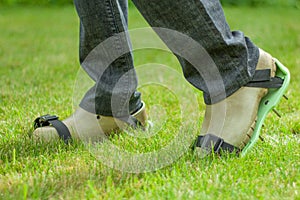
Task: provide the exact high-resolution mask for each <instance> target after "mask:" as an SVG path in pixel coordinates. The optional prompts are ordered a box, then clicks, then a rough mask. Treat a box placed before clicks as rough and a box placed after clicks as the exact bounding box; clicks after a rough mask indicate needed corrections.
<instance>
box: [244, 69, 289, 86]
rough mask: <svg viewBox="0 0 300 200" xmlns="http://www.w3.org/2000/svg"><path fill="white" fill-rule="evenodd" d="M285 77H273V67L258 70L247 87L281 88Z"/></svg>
mask: <svg viewBox="0 0 300 200" xmlns="http://www.w3.org/2000/svg"><path fill="white" fill-rule="evenodd" d="M283 81H284V80H283V79H282V78H279V77H276V76H275V77H271V69H264V70H256V71H255V74H254V76H253V78H252V80H251V81H250V82H249V83H248V84H246V85H245V86H246V87H256V88H280V87H281V86H282V84H283Z"/></svg>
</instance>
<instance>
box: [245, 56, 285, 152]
mask: <svg viewBox="0 0 300 200" xmlns="http://www.w3.org/2000/svg"><path fill="white" fill-rule="evenodd" d="M274 60H275V64H276V66H277V70H276V76H278V77H280V78H282V79H283V80H284V82H283V84H282V86H281V87H280V88H277V89H272V88H270V89H269V90H268V94H267V95H266V96H265V97H263V98H262V100H261V102H260V104H259V108H258V113H257V122H256V126H255V129H254V132H253V135H252V137H251V139H250V141H249V142H248V144H247V145H246V146H245V147H244V149H243V150H242V152H241V156H245V155H246V153H247V152H248V151H249V150H250V149H251V148H252V147H253V146H254V144H255V143H256V142H257V140H258V138H259V135H260V130H261V127H262V126H263V122H264V120H265V119H266V117H267V115H268V113H269V112H270V111H271V110H273V109H274V108H275V106H276V105H277V104H278V103H279V101H280V99H281V97H283V95H284V93H285V91H286V90H287V88H288V86H289V83H290V79H291V76H290V72H289V70H288V69H287V68H286V67H285V66H284V65H283V64H282V63H280V62H279V61H278V60H277V59H274Z"/></svg>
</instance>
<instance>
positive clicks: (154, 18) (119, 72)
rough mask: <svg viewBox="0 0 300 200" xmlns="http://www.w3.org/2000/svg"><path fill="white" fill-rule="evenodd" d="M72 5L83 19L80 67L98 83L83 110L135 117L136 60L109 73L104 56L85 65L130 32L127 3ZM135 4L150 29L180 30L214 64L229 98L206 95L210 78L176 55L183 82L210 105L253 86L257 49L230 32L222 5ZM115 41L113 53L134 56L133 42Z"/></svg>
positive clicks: (125, 59) (213, 1)
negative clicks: (105, 44) (114, 99)
mask: <svg viewBox="0 0 300 200" xmlns="http://www.w3.org/2000/svg"><path fill="white" fill-rule="evenodd" d="M74 2H75V6H76V9H77V12H78V15H79V18H80V62H81V64H82V67H83V68H84V70H85V71H86V72H87V73H88V74H89V76H90V77H91V78H92V79H93V80H94V81H95V86H94V87H93V88H91V89H90V90H89V91H88V92H87V93H86V95H85V97H84V98H83V100H82V102H81V103H80V106H81V107H82V108H83V109H85V110H87V111H89V112H93V113H97V114H100V115H106V116H112V115H113V114H114V116H115V115H118V117H121V116H125V115H128V114H129V113H132V112H134V111H135V110H136V109H138V108H139V107H140V106H141V94H140V93H139V92H137V91H136V87H137V77H136V75H135V71H134V66H133V58H132V54H131V53H126V54H124V55H122V56H121V57H118V58H117V59H115V60H114V61H113V62H112V63H109V67H107V66H104V65H103V63H105V62H103V60H105V59H107V58H105V56H103V54H101V55H102V57H101V56H99V57H97V56H94V58H93V59H86V58H87V56H88V55H89V54H90V52H91V51H92V50H93V49H94V48H95V47H96V46H97V45H99V44H100V43H101V42H103V41H105V40H106V39H107V38H110V37H112V36H115V35H116V34H118V33H121V32H124V31H126V30H127V0H75V1H74ZM133 3H134V4H135V6H136V7H137V8H138V10H139V11H140V12H141V14H142V15H143V17H144V18H145V19H146V20H147V22H148V23H149V24H150V25H151V26H152V27H161V28H167V29H171V30H176V31H178V32H181V33H183V34H185V35H187V36H189V37H190V38H192V39H193V40H195V41H196V42H198V43H199V44H200V45H201V46H202V47H203V48H204V49H205V50H206V51H207V53H208V54H209V55H210V57H211V58H212V59H213V61H214V63H215V65H216V66H217V68H218V71H219V73H220V75H221V77H222V79H223V83H224V86H225V92H226V94H225V95H224V91H223V90H222V88H221V87H220V89H218V88H216V89H214V90H213V91H210V92H208V86H207V85H206V83H205V81H204V79H209V77H202V76H201V74H200V73H199V70H197V69H196V67H195V66H193V65H192V64H190V63H189V62H188V61H187V60H186V59H185V58H183V57H180V56H178V55H177V57H178V60H179V62H180V64H181V66H182V70H183V73H184V76H185V78H186V79H187V81H189V82H190V83H191V84H192V85H193V86H195V87H196V88H198V89H199V90H201V91H203V93H204V100H205V103H206V104H214V103H217V102H219V101H222V100H224V98H226V97H228V96H230V95H232V94H233V93H234V92H236V91H237V90H238V89H239V88H241V87H242V86H243V85H245V84H247V83H248V82H249V81H250V80H251V78H252V76H253V74H254V71H255V68H256V65H257V62H258V58H259V49H258V47H256V46H255V44H253V43H252V42H251V40H250V39H249V38H247V37H245V36H244V34H243V33H242V32H240V31H231V30H230V27H229V26H228V24H227V22H226V19H225V16H224V13H223V9H222V6H221V4H220V2H219V0H176V1H173V0H133ZM154 30H156V29H154ZM156 33H157V34H158V35H159V36H160V38H161V39H162V40H163V41H164V42H165V43H166V45H167V46H168V47H169V48H170V50H171V51H173V50H174V49H173V48H174V47H173V46H172V44H170V40H168V38H167V36H166V35H164V34H163V33H161V32H160V31H156ZM112 41H113V42H114V43H113V44H114V45H113V46H112V47H110V48H111V49H113V51H114V52H116V53H117V52H124V51H126V52H130V49H131V44H130V39H129V37H122V36H119V37H118V36H117V37H113V40H112ZM114 52H111V53H112V54H113V53H114ZM173 52H175V51H173ZM111 53H110V54H111ZM195 56H197V55H195ZM207 67H208V66H205V65H203V66H201V70H208V69H207ZM101 69H102V71H101ZM126 73H127V76H126V77H127V78H126V81H125V82H124V84H123V87H122V88H120V89H117V90H115V89H114V87H115V85H116V83H117V82H118V80H119V79H120V78H121V77H122V76H124V74H126ZM224 86H223V87H224ZM112 96H116V97H117V98H118V99H119V105H121V106H119V107H118V108H116V110H117V112H114V113H112V107H113V106H115V105H112V100H111V98H112Z"/></svg>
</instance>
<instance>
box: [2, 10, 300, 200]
mask: <svg viewBox="0 0 300 200" xmlns="http://www.w3.org/2000/svg"><path fill="white" fill-rule="evenodd" d="M225 11H226V16H227V18H228V22H229V23H230V25H231V27H232V29H240V30H243V31H244V32H245V33H246V34H247V35H248V36H250V37H251V38H252V40H253V41H255V43H257V44H258V45H259V46H260V47H262V48H264V49H265V50H267V51H269V52H271V53H272V54H273V55H274V56H275V57H277V58H279V59H280V61H281V62H282V63H284V64H285V65H286V66H288V67H289V69H290V71H291V73H292V82H291V86H290V87H289V90H288V95H289V97H290V100H289V101H288V102H285V101H282V102H281V104H280V105H279V107H278V110H280V111H281V112H282V113H283V118H282V119H280V120H279V119H278V118H276V116H275V115H269V117H268V118H267V120H266V122H265V128H264V129H263V132H262V136H263V137H264V138H265V142H261V141H259V142H258V143H257V145H256V146H255V148H254V149H252V151H251V152H250V153H249V154H247V156H245V157H243V158H237V157H234V156H226V157H222V158H218V157H215V156H211V157H208V158H205V159H200V158H197V157H195V156H193V154H191V153H186V154H185V155H184V156H182V157H180V158H179V159H178V160H177V161H176V162H175V163H173V164H172V165H169V166H167V167H164V168H163V169H160V170H158V171H156V172H152V173H139V174H130V173H125V172H120V171H118V170H114V169H111V168H109V167H107V166H105V165H104V164H102V163H101V162H99V160H97V159H96V157H95V155H92V154H90V153H89V151H88V150H87V149H86V148H85V146H84V145H83V144H82V143H79V142H78V143H75V144H73V145H70V146H66V145H64V144H62V143H60V142H58V143H53V144H43V143H36V142H33V141H32V140H31V139H30V138H29V137H28V133H29V132H31V131H32V128H31V127H32V121H33V120H34V119H35V117H37V116H39V115H41V114H45V113H53V114H57V115H59V116H60V117H61V118H66V117H67V116H69V115H70V114H71V113H72V112H73V103H74V102H73V96H74V95H75V94H73V87H74V83H75V80H76V77H77V72H78V70H79V64H78V61H77V60H78V20H77V17H76V13H75V11H74V9H73V8H72V7H62V8H58V7H53V8H51V7H49V8H45V7H24V8H21V7H11V8H6V7H1V8H0V27H1V37H0V85H1V87H0V105H1V106H0V199H127V198H128V199H174V198H176V199H217V198H222V199H300V187H299V184H300V181H299V178H300V172H299V169H300V164H299V163H300V162H299V156H300V151H299V133H300V125H299V124H300V115H299V111H300V104H299V102H298V97H299V95H300V92H299V89H298V88H299V83H300V76H299V66H300V58H299V55H300V34H299V33H300V26H299V23H298V19H299V18H300V13H299V11H298V10H294V9H279V8H276V9H275V8H265V9H262V8H257V9H250V8H227V9H225ZM144 26H146V23H145V22H144V21H143V20H142V18H141V17H140V15H139V14H138V12H136V10H134V9H133V8H131V10H130V27H131V28H139V27H144ZM135 62H136V65H137V66H139V65H141V64H144V63H161V64H165V65H168V66H173V68H174V69H175V70H179V65H178V63H177V61H176V59H175V58H174V56H172V55H171V54H169V53H166V52H163V51H159V50H143V51H142V50H140V51H137V52H135ZM157 73H159V72H157ZM171 78H172V77H170V79H171ZM141 91H143V94H144V95H143V99H144V100H145V101H146V102H147V103H148V105H149V107H151V106H152V105H155V104H156V103H157V102H159V104H160V105H161V106H163V107H164V108H165V111H166V115H165V116H164V117H165V118H164V119H163V121H164V122H165V124H163V125H162V127H163V128H162V129H161V130H160V131H159V132H158V134H157V135H155V137H154V138H153V139H147V140H142V139H132V138H130V137H129V136H127V135H126V134H123V135H120V136H115V137H112V139H111V140H112V142H113V143H114V144H117V145H121V146H122V148H124V149H126V150H128V151H132V152H150V151H152V150H153V149H160V148H162V147H163V146H165V145H166V144H168V142H169V141H171V140H172V139H174V137H175V135H176V131H177V130H176V129H177V128H178V126H179V125H178V124H179V123H180V122H181V121H182V119H181V118H180V109H179V105H178V102H179V101H180V99H178V98H179V97H178V96H176V95H174V94H170V95H167V94H166V93H165V88H161V87H160V86H149V87H142V88H141ZM75 96H76V95H75ZM196 98H198V99H199V100H200V103H199V113H200V114H201V117H200V119H198V118H197V117H195V119H194V120H191V119H189V120H188V121H192V122H195V121H196V122H198V123H197V124H196V125H195V124H194V125H193V126H192V127H191V129H189V130H187V134H189V135H191V136H196V135H197V131H196V127H197V126H198V124H200V123H201V120H202V117H203V113H204V111H203V108H204V104H203V103H202V102H201V101H202V97H201V94H200V93H198V94H197V97H196ZM75 103H76V102H75ZM185 109H186V110H188V111H190V110H193V109H194V105H189V106H188V107H186V108H185ZM150 113H151V112H150ZM168 116H169V117H168ZM170 116H172V117H170ZM151 117H152V118H153V120H157V118H156V117H155V113H154V114H152V115H151ZM192 122H191V123H192Z"/></svg>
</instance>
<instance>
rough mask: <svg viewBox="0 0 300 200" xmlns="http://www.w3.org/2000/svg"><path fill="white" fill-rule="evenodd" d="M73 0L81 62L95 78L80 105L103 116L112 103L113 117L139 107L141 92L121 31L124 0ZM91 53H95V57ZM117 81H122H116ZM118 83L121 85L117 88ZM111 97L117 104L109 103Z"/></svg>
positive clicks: (109, 111)
mask: <svg viewBox="0 0 300 200" xmlns="http://www.w3.org/2000/svg"><path fill="white" fill-rule="evenodd" d="M74 2H75V6H76V10H77V12H78V15H79V18H80V62H81V65H82V67H83V68H84V70H85V71H86V72H87V73H88V75H89V76H90V77H91V78H92V79H93V80H94V81H95V82H96V84H95V86H94V87H93V88H91V90H90V91H88V92H87V93H86V95H85V97H84V98H83V100H82V102H81V103H80V106H81V107H82V108H83V109H85V110H87V111H89V112H92V113H96V114H99V115H104V116H112V115H113V113H112V107H113V106H114V115H117V116H116V117H123V116H124V115H128V114H129V113H132V112H134V111H135V110H137V109H138V108H139V107H141V99H140V93H138V92H136V87H137V78H136V75H135V71H134V67H133V60H132V55H131V52H130V39H129V37H127V35H126V34H124V31H126V30H127V12H128V11H127V0H119V1H116V0H114V1H112V0H89V1H85V0H75V1H74ZM107 43H109V44H107ZM104 47H106V48H105V49H104ZM124 52H125V54H124ZM92 55H96V56H97V55H98V57H97V58H96V59H94V58H93V56H92ZM114 56H115V57H114ZM116 57H117V58H116ZM119 81H123V82H124V83H122V84H120V83H119V84H118V85H117V83H118V82H119ZM120 86H122V88H116V87H120ZM112 98H114V99H118V101H119V105H116V104H114V105H112ZM129 101H130V103H129ZM116 106H119V107H118V108H117V107H116Z"/></svg>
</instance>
